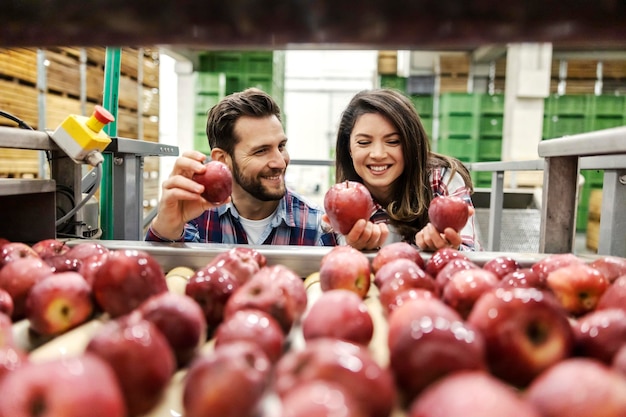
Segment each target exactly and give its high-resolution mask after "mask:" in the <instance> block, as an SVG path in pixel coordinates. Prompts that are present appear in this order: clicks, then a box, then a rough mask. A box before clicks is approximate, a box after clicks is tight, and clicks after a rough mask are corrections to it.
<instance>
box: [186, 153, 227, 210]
mask: <svg viewBox="0 0 626 417" xmlns="http://www.w3.org/2000/svg"><path fill="white" fill-rule="evenodd" d="M204 166H205V170H204V172H202V173H199V174H194V175H193V177H192V179H193V180H194V181H195V182H197V183H198V184H200V185H202V186H204V190H203V191H202V197H203V198H204V199H205V200H206V201H208V202H209V203H213V204H221V203H224V202H225V201H226V199H227V198H228V197H230V194H231V193H232V191H233V175H232V173H231V172H230V169H229V168H228V165H226V164H224V163H223V162H220V161H209V162H208V163H206V164H205V165H204Z"/></svg>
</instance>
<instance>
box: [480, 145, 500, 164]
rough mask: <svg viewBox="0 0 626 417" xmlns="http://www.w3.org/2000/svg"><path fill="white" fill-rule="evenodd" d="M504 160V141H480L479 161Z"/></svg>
mask: <svg viewBox="0 0 626 417" xmlns="http://www.w3.org/2000/svg"><path fill="white" fill-rule="evenodd" d="M500 159H502V139H480V140H479V141H478V160H479V161H481V162H482V161H499V160H500Z"/></svg>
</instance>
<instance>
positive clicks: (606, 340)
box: [573, 308, 626, 365]
mask: <svg viewBox="0 0 626 417" xmlns="http://www.w3.org/2000/svg"><path fill="white" fill-rule="evenodd" d="M573 329H574V340H575V352H576V353H577V354H579V355H581V356H587V357H591V358H595V359H598V360H600V361H602V362H604V363H606V364H607V365H608V364H610V363H611V362H612V361H613V357H614V356H615V354H616V353H617V350H618V349H619V348H620V347H621V345H623V344H624V343H626V312H625V311H624V310H622V309H618V308H611V309H606V310H596V311H591V312H589V313H587V314H585V315H584V316H582V317H580V318H579V319H578V320H577V321H576V322H575V324H574V325H573Z"/></svg>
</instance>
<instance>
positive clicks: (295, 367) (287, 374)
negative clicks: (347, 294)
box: [272, 338, 397, 417]
mask: <svg viewBox="0 0 626 417" xmlns="http://www.w3.org/2000/svg"><path fill="white" fill-rule="evenodd" d="M315 380H321V381H331V382H333V383H336V384H339V385H341V386H342V387H343V388H344V389H345V390H346V391H347V392H348V393H349V394H350V395H352V396H353V398H354V399H355V401H356V402H357V403H358V404H359V407H360V408H361V409H362V410H367V412H368V415H369V416H370V417H388V416H389V415H390V413H391V410H392V409H393V407H394V404H395V402H396V398H397V392H396V388H395V386H394V383H393V377H392V375H391V372H390V371H389V369H388V368H386V367H382V366H381V365H379V364H378V362H376V360H375V359H374V357H373V355H372V353H371V352H370V351H369V350H368V348H367V347H364V346H362V345H357V344H355V343H350V342H346V341H343V340H339V339H329V338H319V339H313V340H309V341H308V342H307V343H306V345H305V346H304V347H303V348H302V349H299V350H293V349H292V350H289V351H287V352H286V353H285V354H284V355H283V356H282V358H280V360H279V361H278V362H277V363H276V365H275V366H274V379H273V386H272V388H273V389H274V391H275V392H276V393H277V394H278V396H279V397H281V398H284V397H285V396H286V395H287V393H288V392H289V391H290V390H292V389H294V388H296V387H298V386H299V385H300V384H303V383H308V382H311V381H315Z"/></svg>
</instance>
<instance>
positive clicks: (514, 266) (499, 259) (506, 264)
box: [483, 255, 522, 280]
mask: <svg viewBox="0 0 626 417" xmlns="http://www.w3.org/2000/svg"><path fill="white" fill-rule="evenodd" d="M521 267H522V266H521V265H520V263H519V262H517V260H515V259H513V258H511V257H510V256H505V255H501V256H496V257H495V258H493V259H490V260H489V261H487V262H485V264H484V265H483V269H486V270H487V271H491V272H493V273H494V274H496V276H497V277H498V280H501V279H502V278H504V276H505V275H506V274H509V273H511V272H514V271H517V270H518V269H520V268H521Z"/></svg>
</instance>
